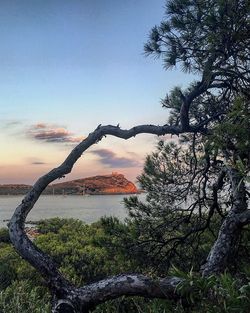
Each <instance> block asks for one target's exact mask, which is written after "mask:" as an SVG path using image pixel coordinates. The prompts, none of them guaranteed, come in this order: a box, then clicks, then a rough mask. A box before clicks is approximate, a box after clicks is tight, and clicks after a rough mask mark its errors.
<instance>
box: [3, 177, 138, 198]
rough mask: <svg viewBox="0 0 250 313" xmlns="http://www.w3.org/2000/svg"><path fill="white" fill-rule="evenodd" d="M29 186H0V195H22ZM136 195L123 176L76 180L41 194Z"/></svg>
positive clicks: (130, 184)
mask: <svg viewBox="0 0 250 313" xmlns="http://www.w3.org/2000/svg"><path fill="white" fill-rule="evenodd" d="M30 188H31V186H30V185H21V184H20V185H18V184H15V185H10V184H8V185H0V195H23V194H25V193H27V192H28V191H29V190H30ZM131 193H138V189H137V188H136V186H135V185H134V184H133V183H132V182H130V181H129V180H127V179H126V178H125V176H124V175H122V174H119V173H112V174H111V175H98V176H94V177H87V178H81V179H76V180H72V181H68V182H63V183H58V184H53V185H50V186H48V187H47V188H46V189H45V191H44V192H43V194H47V195H62V194H64V195H80V194H92V195H103V194H109V195H112V194H131Z"/></svg>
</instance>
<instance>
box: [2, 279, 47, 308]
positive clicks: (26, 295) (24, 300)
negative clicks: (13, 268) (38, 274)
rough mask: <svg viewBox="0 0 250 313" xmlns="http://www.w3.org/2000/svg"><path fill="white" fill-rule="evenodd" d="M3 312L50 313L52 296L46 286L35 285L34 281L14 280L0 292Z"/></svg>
mask: <svg viewBox="0 0 250 313" xmlns="http://www.w3.org/2000/svg"><path fill="white" fill-rule="evenodd" d="M0 312H1V313H13V312H15V313H29V312H32V313H49V312H50V298H49V295H48V293H46V292H45V290H44V288H42V287H39V286H35V285H34V282H33V281H29V280H21V281H13V283H12V284H11V285H10V286H9V287H7V288H6V289H5V290H4V291H1V292H0Z"/></svg>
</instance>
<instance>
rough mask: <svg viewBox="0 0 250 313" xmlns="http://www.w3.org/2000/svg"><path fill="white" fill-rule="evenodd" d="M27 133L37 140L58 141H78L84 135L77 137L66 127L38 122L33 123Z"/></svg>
mask: <svg viewBox="0 0 250 313" xmlns="http://www.w3.org/2000/svg"><path fill="white" fill-rule="evenodd" d="M27 135H28V136H29V137H31V138H33V139H35V140H39V141H44V142H56V143H78V142H80V141H82V140H83V137H77V136H75V135H74V134H73V133H71V132H69V131H68V130H67V129H66V128H65V127H59V126H57V125H51V124H46V123H37V124H35V125H32V126H31V127H30V128H29V129H28V131H27Z"/></svg>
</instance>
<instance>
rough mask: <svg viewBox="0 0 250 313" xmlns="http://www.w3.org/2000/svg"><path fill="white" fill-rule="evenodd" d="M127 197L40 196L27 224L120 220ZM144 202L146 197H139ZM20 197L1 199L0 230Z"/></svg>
mask: <svg viewBox="0 0 250 313" xmlns="http://www.w3.org/2000/svg"><path fill="white" fill-rule="evenodd" d="M129 196H130V195H83V196H81V195H69V196H63V195H59V196H52V195H50V196H45V195H44V196H41V197H40V198H39V199H38V201H37V203H36V204H35V206H34V207H33V209H32V210H31V212H30V213H29V215H28V216H27V219H26V220H27V221H38V220H40V219H47V218H52V217H60V218H75V219H79V220H82V221H84V222H86V223H87V224H90V223H93V222H96V221H97V220H98V219H100V217H102V216H115V217H117V218H119V219H120V220H124V219H125V218H126V217H127V211H126V209H125V206H124V203H123V199H124V198H125V197H129ZM138 197H139V199H140V200H142V201H143V200H145V197H146V195H145V194H139V195H138ZM22 199H23V196H0V227H6V226H7V221H8V220H9V219H10V218H11V216H12V214H13V213H14V211H15V208H16V207H17V206H18V205H19V204H20V203H21V202H22Z"/></svg>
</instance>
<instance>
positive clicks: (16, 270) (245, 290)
mask: <svg viewBox="0 0 250 313" xmlns="http://www.w3.org/2000/svg"><path fill="white" fill-rule="evenodd" d="M136 228H137V226H136V225H134V224H132V223H131V222H129V221H128V223H122V222H120V221H119V220H118V219H116V218H111V217H110V218H102V219H101V220H100V221H98V222H96V223H93V224H92V225H86V224H84V223H83V222H81V221H78V220H73V219H67V220H66V219H59V218H55V219H51V220H43V221H40V222H39V223H38V230H39V232H40V235H39V236H37V237H36V238H35V242H36V244H37V245H38V247H39V248H41V249H44V250H45V251H46V252H47V253H49V254H50V255H51V256H52V257H53V259H54V261H55V262H56V263H57V265H58V267H59V269H60V271H62V272H63V273H64V274H65V275H66V277H67V278H68V279H69V280H70V281H71V282H73V283H74V284H76V285H83V284H85V283H88V282H89V281H93V280H99V279H102V278H105V277H107V276H109V275H114V274H118V273H120V272H131V271H140V272H141V273H151V274H152V275H155V274H154V273H153V269H154V264H155V262H150V260H149V258H148V253H143V254H142V253H141V251H140V253H134V252H135V248H133V251H131V246H132V244H133V243H135V242H136V241H137V240H138V238H137V233H136V232H135V229H136ZM3 231H6V229H1V232H3ZM208 238H209V235H208ZM248 239H249V233H246V234H245V242H247V240H248ZM212 242H213V240H208V239H207V242H206V244H207V245H210V246H211V245H212ZM187 250H190V251H191V248H190V249H187ZM200 250H201V251H202V250H203V247H202V246H200V247H199V248H198V251H197V253H198V254H202V252H200ZM242 250H243V249H242ZM190 251H189V252H190ZM137 252H139V251H137ZM187 253H188V251H187ZM243 255H244V257H243V259H242V261H245V262H242V264H241V266H240V267H239V268H238V271H237V273H238V275H237V278H235V277H233V276H232V275H230V274H229V273H224V274H222V275H221V276H219V277H216V276H211V277H209V278H208V279H207V278H202V277H200V276H199V275H198V274H197V273H196V272H194V271H193V270H192V269H191V268H190V271H186V270H187V267H186V268H185V271H183V270H180V269H177V268H176V267H175V266H174V265H172V266H171V267H170V272H169V274H171V275H176V276H179V277H183V278H185V282H184V283H182V284H180V285H179V286H178V288H177V290H178V292H179V293H180V294H183V295H184V299H185V301H181V302H178V303H177V304H176V303H174V302H171V301H166V300H157V299H155V300H145V299H143V298H139V297H133V298H125V297H121V298H119V299H117V300H112V301H109V302H107V303H105V304H103V305H100V306H99V307H98V308H97V309H96V310H95V311H94V312H96V313H100V312H107V313H109V312H110V313H111V312H117V313H124V312H135V313H137V312H138V313H140V312H148V313H152V312H153V313H160V312H161V313H162V312H197V313H198V312H201V311H204V312H235V311H237V312H248V308H249V305H250V301H249V299H250V283H249V276H250V271H249V266H246V262H247V261H249V259H248V257H247V256H246V254H243ZM144 257H146V258H147V261H146V262H145V261H144V262H142V259H143V258H144ZM198 262H199V261H197V263H198ZM163 263H164V262H163ZM0 264H1V267H0V277H1V281H0V290H1V292H0V312H2V313H12V312H20V313H21V312H23V313H29V312H35V313H40V312H41V313H47V312H50V310H51V307H50V294H49V291H48V289H47V287H46V281H45V280H44V279H43V278H42V277H41V276H40V275H39V274H38V273H37V272H36V271H35V270H34V269H33V268H32V267H31V266H30V265H29V264H28V263H26V262H25V261H24V260H22V259H21V258H20V256H19V255H18V254H17V253H16V252H15V251H14V249H13V247H12V246H11V244H10V243H8V242H6V240H5V239H4V241H3V240H1V243H0ZM193 265H194V266H198V265H197V264H196V261H195V260H194V261H193ZM161 271H162V273H161V275H162V276H164V275H166V274H167V270H165V271H163V267H162V268H161Z"/></svg>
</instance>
